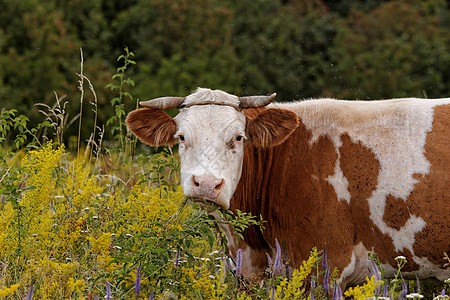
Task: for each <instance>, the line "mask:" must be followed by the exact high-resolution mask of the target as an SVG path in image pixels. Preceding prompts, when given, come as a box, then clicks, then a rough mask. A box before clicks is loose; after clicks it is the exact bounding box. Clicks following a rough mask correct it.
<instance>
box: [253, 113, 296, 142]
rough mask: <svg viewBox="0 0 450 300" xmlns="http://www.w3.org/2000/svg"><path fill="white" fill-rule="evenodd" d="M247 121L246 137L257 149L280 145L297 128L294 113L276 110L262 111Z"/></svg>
mask: <svg viewBox="0 0 450 300" xmlns="http://www.w3.org/2000/svg"><path fill="white" fill-rule="evenodd" d="M247 120H248V122H247V126H246V133H247V137H248V138H249V140H250V141H251V142H252V143H253V145H254V146H255V147H257V148H268V147H274V146H278V145H280V144H281V143H283V142H284V141H285V140H286V139H287V138H288V137H289V136H290V135H291V134H292V133H293V132H294V130H295V129H296V128H297V126H298V117H297V115H296V114H295V113H294V112H292V111H290V110H285V109H277V108H270V109H264V110H262V111H261V112H260V113H259V114H258V115H257V116H256V117H255V118H253V119H247Z"/></svg>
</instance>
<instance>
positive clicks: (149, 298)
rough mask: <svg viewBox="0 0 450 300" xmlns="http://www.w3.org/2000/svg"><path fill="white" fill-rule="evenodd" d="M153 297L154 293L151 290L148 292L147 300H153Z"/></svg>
mask: <svg viewBox="0 0 450 300" xmlns="http://www.w3.org/2000/svg"><path fill="white" fill-rule="evenodd" d="M153 297H154V293H153V290H152V291H151V292H150V297H148V300H153Z"/></svg>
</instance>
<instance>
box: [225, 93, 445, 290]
mask: <svg viewBox="0 0 450 300" xmlns="http://www.w3.org/2000/svg"><path fill="white" fill-rule="evenodd" d="M449 103H450V99H442V100H418V99H405V100H389V101H375V102H354V101H338V100H325V99H324V100H310V101H304V102H298V103H292V104H276V105H273V106H272V107H277V108H283V109H289V110H292V111H294V112H295V113H297V114H298V116H299V119H300V125H299V127H298V128H297V129H296V131H295V132H294V133H293V134H292V135H291V136H290V137H289V138H288V139H287V140H286V142H284V143H283V144H282V145H280V146H277V147H274V148H269V149H256V148H254V147H252V145H251V143H249V144H248V145H246V149H245V155H244V165H243V171H242V176H241V181H240V183H239V185H238V187H237V190H236V193H235V195H234V197H233V198H232V200H231V205H232V207H233V208H235V209H240V210H243V211H249V212H252V214H254V215H257V216H258V215H260V214H261V215H262V216H263V219H265V220H267V221H268V224H267V226H266V227H267V230H265V231H264V233H263V234H262V235H261V234H255V233H254V232H253V233H252V234H249V235H248V236H247V243H248V244H249V245H250V248H252V249H254V250H253V251H251V250H250V249H247V252H248V254H247V257H249V258H251V257H253V261H252V262H251V263H250V264H249V265H247V267H248V268H249V272H250V273H257V272H261V271H262V270H263V268H265V256H264V255H263V253H264V252H265V251H270V248H272V247H273V245H274V240H275V238H277V239H278V241H280V243H283V244H284V245H285V246H286V249H287V252H288V257H289V259H290V261H291V265H293V266H298V265H299V264H300V263H301V261H302V260H304V259H306V258H307V257H308V255H309V251H310V250H311V248H312V247H315V246H317V247H323V246H324V245H325V244H326V245H327V249H328V255H329V258H330V261H331V262H332V265H333V266H335V267H337V268H338V269H339V270H340V271H341V272H342V279H343V281H344V282H343V284H344V285H345V284H348V283H350V284H351V283H358V282H361V281H363V280H364V278H365V276H367V275H369V272H368V271H369V264H368V263H369V261H368V258H367V254H368V251H371V252H375V253H376V254H377V255H378V257H379V259H380V261H381V262H382V263H383V264H386V265H385V267H386V268H387V275H388V276H389V275H392V274H393V272H394V269H393V267H391V266H389V264H390V265H392V264H395V257H397V256H400V255H402V256H405V257H406V258H407V260H408V264H407V265H406V267H405V268H404V270H405V271H415V272H416V274H417V275H418V276H420V277H434V276H435V277H437V278H439V279H441V280H444V279H446V278H448V277H449V276H450V270H449V268H447V269H444V268H442V266H443V264H444V263H445V261H444V260H443V257H444V251H447V252H448V251H450V246H449V243H450V223H449V222H450V219H449V217H450V204H449V202H448V201H449V199H450V148H449V147H450V123H449V121H450V104H449ZM256 113H257V112H253V113H252V112H250V111H249V112H248V113H247V114H248V115H252V114H256ZM266 241H267V242H266ZM269 244H270V245H271V246H272V247H271V246H269ZM241 247H242V246H241ZM243 247H244V248H246V246H243ZM261 249H264V250H263V251H261ZM255 250H257V251H255ZM250 252H253V254H250Z"/></svg>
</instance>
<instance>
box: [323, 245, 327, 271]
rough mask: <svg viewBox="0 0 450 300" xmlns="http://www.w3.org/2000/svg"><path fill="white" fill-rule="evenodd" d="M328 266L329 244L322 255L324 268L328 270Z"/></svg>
mask: <svg viewBox="0 0 450 300" xmlns="http://www.w3.org/2000/svg"><path fill="white" fill-rule="evenodd" d="M327 267H328V258H327V246H326V245H325V247H324V248H323V256H322V270H324V271H325V270H326V269H327Z"/></svg>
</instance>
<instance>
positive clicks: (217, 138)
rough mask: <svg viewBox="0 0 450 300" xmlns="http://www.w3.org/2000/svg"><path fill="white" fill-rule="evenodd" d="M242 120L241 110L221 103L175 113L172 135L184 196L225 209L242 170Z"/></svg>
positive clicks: (243, 136)
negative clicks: (175, 125) (173, 135)
mask: <svg viewBox="0 0 450 300" xmlns="http://www.w3.org/2000/svg"><path fill="white" fill-rule="evenodd" d="M245 121H246V120H245V115H244V113H243V112H239V111H237V110H236V109H235V108H233V107H230V106H221V105H199V106H192V107H190V108H188V109H184V110H182V111H181V112H180V113H179V114H178V116H177V117H176V118H175V122H176V124H177V129H178V130H177V132H176V134H175V136H176V137H177V138H178V140H179V145H180V146H179V155H180V159H181V184H182V187H183V191H184V194H185V195H186V197H188V198H190V199H191V200H193V201H200V202H203V201H204V200H207V201H211V202H213V203H215V204H216V205H218V206H219V207H221V208H223V209H228V208H229V206H230V199H231V196H232V195H233V193H234V192H235V190H236V186H237V184H238V182H239V179H240V176H241V171H242V161H243V156H244V141H245V140H246V139H247V137H246V134H245ZM214 206H215V205H211V206H208V207H207V209H208V210H211V209H214V208H215V207H214Z"/></svg>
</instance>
